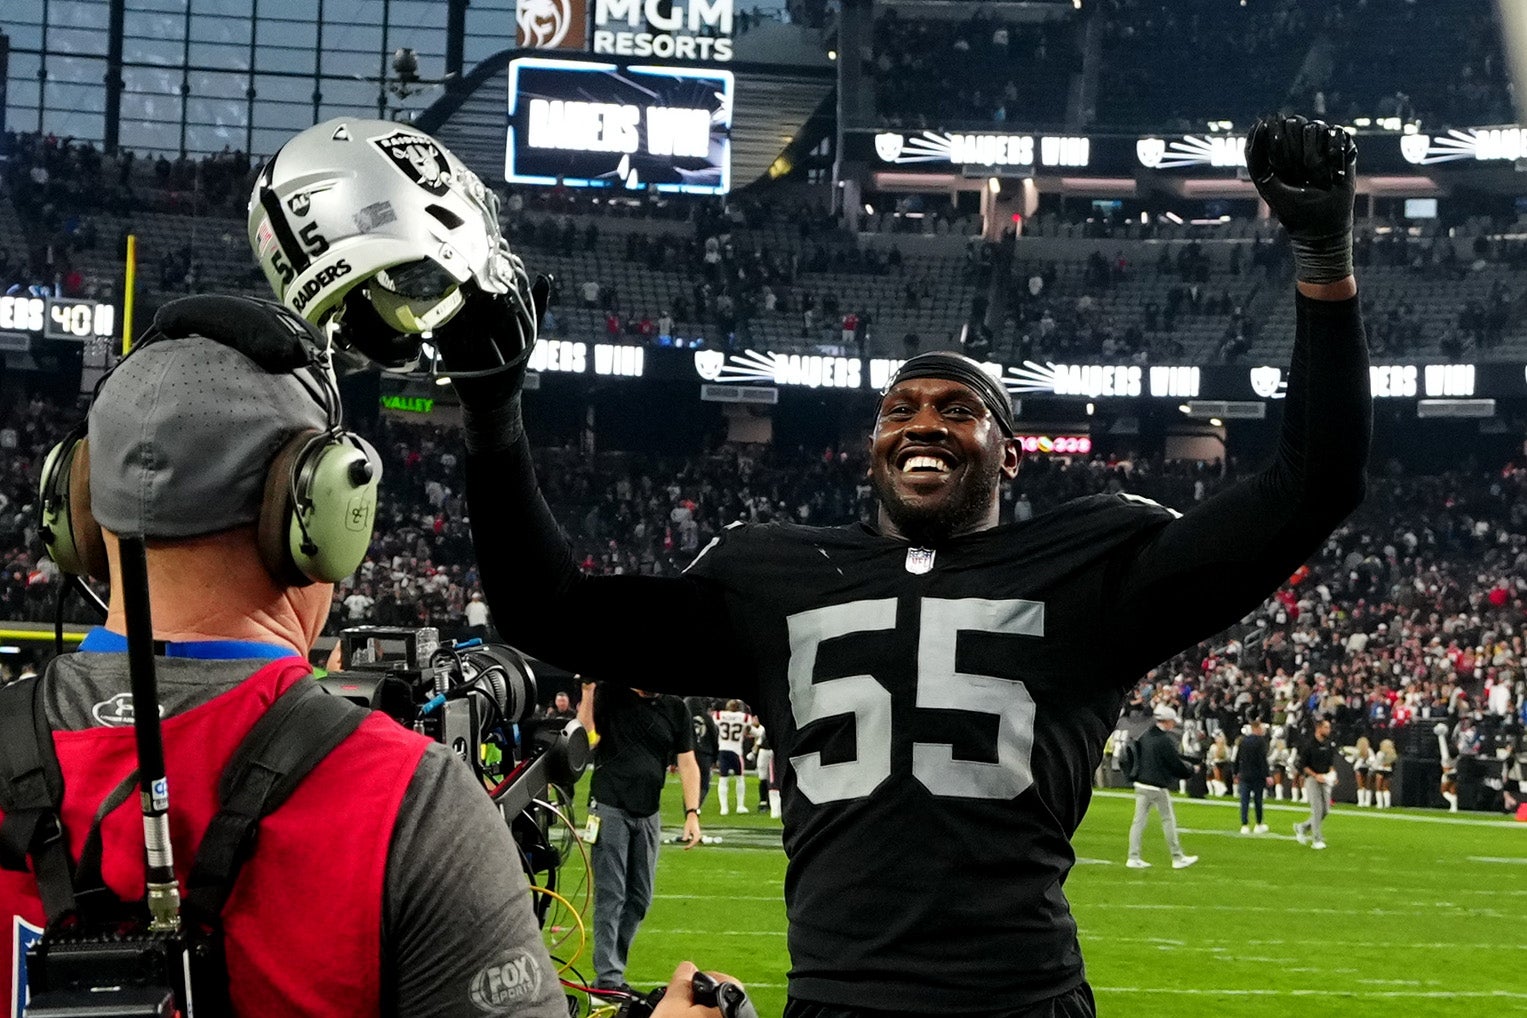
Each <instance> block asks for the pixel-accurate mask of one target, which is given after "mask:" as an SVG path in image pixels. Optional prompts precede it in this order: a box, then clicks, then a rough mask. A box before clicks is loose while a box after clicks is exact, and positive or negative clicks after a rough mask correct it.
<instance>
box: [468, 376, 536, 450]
mask: <svg viewBox="0 0 1527 1018" xmlns="http://www.w3.org/2000/svg"><path fill="white" fill-rule="evenodd" d="M484 383H488V384H492V385H493V386H494V389H497V390H498V391H496V392H495V391H493V389H486V388H479V386H483V385H484ZM455 385H456V392H457V394H458V395H459V396H461V419H462V424H463V426H464V428H463V430H464V431H465V432H466V445H467V452H469V453H483V452H504V451H505V450H508V449H511V448H513V447H514V445H515V443H516V442H518V441H519V440H520V435H521V434H523V433H524V431H525V421H524V418H523V417H522V416H521V415H520V390H519V386H518V385H515V386H514V387H512V388H510V387H508V386H504V385H503V384H502V383H501V382H499V383H497V384H494V379H493V378H471V379H467V378H463V379H458V380H457V381H456V382H455Z"/></svg>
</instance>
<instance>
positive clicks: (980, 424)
mask: <svg viewBox="0 0 1527 1018" xmlns="http://www.w3.org/2000/svg"><path fill="white" fill-rule="evenodd" d="M1017 473H1018V447H1017V445H1016V444H1015V443H1014V442H1013V440H1012V439H1010V438H1008V437H1007V436H1006V435H1004V434H1003V433H1002V429H1001V427H999V426H998V424H997V421H996V419H995V418H993V417H992V415H991V411H989V410H988V409H987V408H986V405H985V404H984V403H982V402H981V398H980V397H979V396H978V395H977V394H976V392H975V390H973V389H971V388H970V387H969V386H966V385H962V384H961V383H959V382H955V381H951V380H949V379H944V378H911V379H908V380H906V381H904V382H899V383H897V384H896V385H895V386H894V387H893V388H892V389H891V391H890V392H888V393H886V396H885V398H884V399H883V400H881V401H880V414H879V416H878V417H877V418H876V420H875V431H874V434H873V435H871V436H870V482H871V484H872V485H873V486H874V489H875V495H876V497H877V498H879V500H880V529H881V531H882V532H883V533H885V534H886V535H887V536H891V537H902V538H905V539H907V540H909V541H912V542H914V543H916V544H934V543H937V542H939V541H941V540H944V539H946V538H950V537H955V536H957V535H959V534H966V533H970V532H971V531H975V530H985V529H987V528H989V527H994V526H996V525H997V487H998V485H999V483H1000V481H1001V479H1002V478H1004V477H1007V478H1012V477H1015V476H1017Z"/></svg>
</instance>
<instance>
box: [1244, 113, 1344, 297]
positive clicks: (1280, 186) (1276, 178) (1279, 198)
mask: <svg viewBox="0 0 1527 1018" xmlns="http://www.w3.org/2000/svg"><path fill="white" fill-rule="evenodd" d="M1246 168H1247V170H1249V171H1250V173H1251V179H1252V182H1253V183H1255V184H1256V186H1257V193H1258V194H1260V195H1261V196H1262V200H1263V201H1265V202H1267V204H1268V206H1269V207H1270V208H1271V209H1272V211H1273V215H1275V216H1277V217H1278V221H1279V222H1281V223H1282V224H1283V228H1284V229H1286V230H1287V231H1288V238H1289V240H1290V241H1292V243H1293V246H1294V274H1295V276H1296V277H1297V278H1298V280H1299V281H1300V282H1301V283H1335V282H1337V281H1339V280H1342V279H1346V278H1347V277H1348V276H1350V275H1352V202H1353V199H1354V198H1355V197H1356V194H1357V173H1356V169H1357V145H1356V143H1355V142H1354V141H1353V140H1352V136H1351V135H1350V134H1348V133H1347V132H1346V131H1343V130H1342V129H1341V128H1339V127H1332V126H1331V125H1330V124H1327V123H1325V122H1324V121H1320V120H1306V119H1305V118H1304V117H1266V118H1263V119H1262V120H1259V121H1257V123H1256V126H1255V127H1253V128H1252V129H1251V133H1250V134H1249V135H1247V136H1246Z"/></svg>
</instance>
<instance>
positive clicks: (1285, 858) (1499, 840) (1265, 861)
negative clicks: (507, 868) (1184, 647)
mask: <svg viewBox="0 0 1527 1018" xmlns="http://www.w3.org/2000/svg"><path fill="white" fill-rule="evenodd" d="M749 785H750V790H751V786H752V782H751V781H750V782H749ZM586 787H587V786H586V782H585V784H584V785H582V786H580V789H579V799H580V801H581V800H582V799H583V798H584V797H585V789H586ZM1176 805H1177V817H1178V824H1179V825H1180V827H1181V828H1182V837H1183V845H1184V847H1185V849H1186V850H1187V851H1188V852H1190V853H1193V854H1196V855H1198V856H1200V857H1201V861H1200V862H1199V863H1198V865H1197V866H1194V867H1192V868H1191V869H1186V870H1175V871H1174V870H1173V869H1171V867H1170V866H1169V865H1167V864H1168V862H1169V859H1168V856H1167V852H1166V848H1165V843H1164V841H1163V839H1162V837H1161V830H1160V827H1159V826H1158V825H1157V823H1156V822H1155V820H1154V818H1153V819H1152V823H1151V827H1150V829H1149V830H1148V831H1147V832H1146V840H1145V858H1146V859H1147V860H1149V861H1151V862H1153V863H1155V864H1156V865H1155V866H1154V867H1153V868H1151V869H1148V870H1130V869H1126V868H1125V867H1124V865H1123V861H1124V855H1125V840H1126V836H1127V833H1128V828H1129V821H1130V816H1131V814H1132V810H1133V799H1132V797H1131V796H1130V795H1129V794H1128V793H1127V792H1099V793H1097V795H1096V797H1095V798H1094V800H1093V804H1092V808H1091V809H1090V810H1089V812H1088V815H1087V820H1086V822H1085V823H1084V824H1083V825H1082V827H1081V829H1080V830H1079V831H1078V832H1077V836H1076V839H1075V845H1076V852H1077V856H1078V858H1079V864H1078V866H1077V867H1076V868H1075V869H1074V870H1073V871H1072V874H1071V879H1070V880H1069V881H1068V883H1067V885H1066V890H1067V893H1068V895H1069V897H1070V899H1071V903H1072V908H1073V910H1074V912H1075V914H1076V916H1077V921H1078V923H1079V924H1080V926H1081V941H1082V949H1083V952H1084V953H1085V955H1086V957H1087V967H1088V978H1089V980H1090V981H1091V983H1092V985H1093V987H1094V989H1095V990H1096V992H1097V997H1098V1007H1099V1013H1100V1014H1101V1015H1104V1016H1111V1015H1126V1014H1128V1015H1139V1014H1146V1015H1172V1016H1181V1018H1196V1016H1203V1018H1209V1016H1214V1018H1222V1016H1224V1015H1226V1014H1234V1015H1237V1016H1241V1015H1246V1016H1264V1015H1265V1016H1273V1015H1276V1016H1280V1018H1282V1016H1290V1015H1300V1016H1303V1015H1333V1016H1340V1018H1370V1016H1371V1018H1405V1016H1411V1015H1426V1016H1433V1015H1435V1016H1447V1015H1457V1016H1460V1018H1461V1016H1470V1018H1475V1016H1490V1018H1494V1016H1497V1015H1527V982H1524V981H1523V978H1522V977H1523V975H1524V973H1527V970H1524V969H1523V967H1522V959H1523V955H1522V951H1523V948H1522V945H1523V943H1524V934H1527V824H1521V823H1516V822H1514V821H1512V820H1509V819H1506V818H1498V817H1491V816H1489V815H1487V814H1446V813H1441V812H1434V811H1428V810H1387V811H1382V812H1378V813H1375V812H1374V811H1372V810H1362V811H1359V810H1357V809H1356V808H1355V807H1351V806H1345V807H1338V808H1337V811H1336V812H1335V813H1334V814H1333V815H1332V816H1331V817H1330V818H1329V819H1328V820H1327V823H1326V840H1327V842H1328V843H1329V845H1330V847H1329V848H1328V849H1327V850H1326V851H1324V852H1315V851H1313V850H1312V849H1309V848H1305V847H1301V846H1300V845H1298V844H1297V843H1296V842H1295V840H1294V837H1293V834H1292V831H1291V825H1292V823H1293V822H1294V821H1295V820H1296V819H1299V818H1301V817H1302V816H1304V815H1305V813H1304V810H1303V809H1302V808H1299V807H1294V806H1292V805H1290V804H1286V803H1269V804H1268V817H1267V819H1268V823H1269V825H1270V827H1271V831H1270V832H1269V833H1268V834H1265V835H1258V836H1254V837H1243V836H1241V835H1240V834H1239V833H1238V830H1239V817H1238V816H1237V815H1236V811H1235V809H1234V808H1233V806H1232V804H1231V803H1230V802H1229V800H1224V801H1202V800H1191V799H1179V800H1178V802H1177V804H1176ZM580 813H581V810H580ZM678 814H679V798H678V781H677V779H676V778H670V780H669V783H668V788H667V790H666V791H665V798H664V817H665V818H666V819H667V821H668V825H667V826H666V827H665V828H664V834H665V836H669V835H672V834H673V833H674V831H675V830H676V827H675V825H674V823H673V822H672V821H673V820H674V819H675V818H676V817H677V816H678ZM703 820H704V822H705V832H706V834H708V835H719V836H720V837H721V838H722V843H721V844H719V845H704V846H700V847H698V848H696V849H694V850H693V851H691V852H687V853H686V852H684V851H682V850H681V849H680V848H679V847H678V846H673V845H666V844H665V845H664V846H663V854H662V859H661V861H660V863H659V865H658V874H657V895H656V900H655V901H654V902H653V906H652V911H651V912H650V913H649V914H648V916H647V921H646V923H645V924H644V925H643V927H642V931H641V933H640V934H639V935H638V936H637V939H636V945H635V947H634V948H633V950H632V956H631V967H630V971H629V972H628V973H627V976H628V978H629V980H630V981H631V983H632V984H633V985H635V986H638V987H650V986H654V985H657V984H659V983H662V982H665V981H666V980H667V977H668V974H669V973H671V971H672V968H673V965H674V963H675V962H677V961H678V960H680V959H682V958H693V959H694V960H695V961H696V962H697V963H699V964H700V965H701V967H703V968H714V969H721V970H724V971H728V972H730V973H732V974H733V975H735V976H737V977H738V978H740V979H742V980H743V981H744V982H746V983H747V984H748V985H749V988H750V993H751V995H752V996H753V998H754V1000H755V1001H756V1002H757V1004H758V1010H759V1014H760V1015H761V1016H762V1018H777V1016H778V1015H779V1014H780V1013H781V1012H782V1011H783V1009H784V1001H785V973H786V971H787V969H788V967H789V963H788V958H787V954H786V950H785V914H784V904H783V900H782V893H783V884H784V872H785V858H784V853H783V851H782V850H781V849H780V848H779V842H778V831H779V823H778V821H771V820H770V819H769V818H768V817H767V816H759V815H758V814H757V813H751V814H748V815H746V816H736V815H733V816H730V817H726V818H722V817H719V816H717V815H716V804H715V799H714V793H712V798H711V799H710V800H709V801H707V803H706V811H705V816H704V817H703ZM580 870H581V866H580V863H579V862H578V861H577V860H576V859H575V860H574V861H573V862H571V863H569V865H568V866H567V867H566V868H565V869H564V876H563V880H564V889H565V890H567V891H571V892H573V894H572V895H571V896H573V897H575V898H577V897H581V894H582V886H581V877H582V875H581V872H580ZM563 918H564V917H561V916H555V915H554V916H553V919H552V922H553V923H558V924H560V922H561V920H562V919H563ZM587 918H588V919H589V920H590V921H592V913H590V915H589V916H587ZM554 936H561V934H555V935H553V934H551V933H549V934H548V937H549V938H553V937H554ZM576 943H577V940H576V937H572V938H570V939H569V940H567V941H565V942H564V947H566V948H567V949H571V948H572V947H573V946H575V945H576ZM590 950H591V948H585V950H584V953H583V955H582V956H581V957H580V958H579V959H578V960H577V963H576V964H577V965H578V967H579V968H580V969H585V970H586V969H587V962H588V956H589V952H590ZM554 953H557V952H554ZM564 957H565V955H564ZM590 975H591V973H590Z"/></svg>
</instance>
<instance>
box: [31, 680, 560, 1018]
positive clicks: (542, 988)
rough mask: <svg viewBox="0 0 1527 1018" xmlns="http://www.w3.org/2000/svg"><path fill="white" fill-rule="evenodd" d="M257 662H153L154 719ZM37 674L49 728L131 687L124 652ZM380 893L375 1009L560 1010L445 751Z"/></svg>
mask: <svg viewBox="0 0 1527 1018" xmlns="http://www.w3.org/2000/svg"><path fill="white" fill-rule="evenodd" d="M267 663H268V662H265V661H259V660H254V661H204V660H189V659H185V658H157V659H156V660H155V665H156V670H157V673H158V681H159V702H160V705H161V707H162V708H163V714H164V716H165V717H172V716H174V715H177V714H182V713H184V712H186V711H188V710H190V709H192V708H193V707H197V706H200V705H201V704H203V703H206V702H207V701H209V700H211V699H213V698H214V697H216V696H219V695H220V694H222V693H225V692H227V691H228V690H230V689H232V688H233V687H234V686H237V685H238V684H239V683H240V682H243V681H244V680H245V679H246V678H248V677H249V676H250V675H252V674H253V673H254V672H256V671H258V670H259V669H260V668H262V667H263V666H264V665H266V664H267ZM45 681H46V683H47V684H46V686H45V690H44V692H45V701H46V708H47V716H48V723H49V724H50V725H52V726H53V728H54V730H55V731H82V730H84V729H87V728H96V727H101V725H102V721H101V720H100V718H105V719H106V720H107V721H112V720H115V718H114V717H113V712H112V710H111V709H110V708H109V707H108V708H106V709H104V710H102V711H99V712H98V711H97V707H104V706H105V705H107V704H108V702H110V701H112V698H113V697H117V696H121V695H123V694H127V693H129V692H130V688H131V684H130V683H129V681H128V674H127V655H126V654H98V653H79V654H69V655H66V656H64V657H62V658H59V659H58V660H57V661H56V662H55V664H54V666H53V668H52V669H51V670H50V673H49V678H48V679H47V680H45ZM98 713H99V714H100V718H98V717H97V714H98ZM383 899H384V900H383V902H382V929H381V931H380V935H381V941H382V992H381V999H382V1013H383V1014H384V1015H386V1016H389V1018H482V1016H484V1015H512V1016H514V1018H565V1016H566V1015H567V1006H566V1004H565V1003H564V998H563V996H562V991H561V988H560V985H559V984H558V981H557V971H556V968H555V967H554V966H553V965H552V962H551V958H550V956H549V955H548V954H547V952H546V945H545V943H544V942H543V941H542V940H541V931H540V928H539V927H538V926H537V924H536V920H535V916H534V914H533V913H532V912H531V908H530V905H531V902H530V890H529V887H528V885H527V884H526V881H525V874H524V872H523V871H522V870H521V869H520V863H519V851H518V849H516V847H515V845H514V841H513V839H512V838H511V837H510V835H509V828H508V826H507V825H506V824H505V823H504V820H503V817H502V816H500V815H499V812H498V810H497V809H496V808H494V806H493V804H492V802H491V801H490V800H489V799H488V796H487V795H486V794H485V793H484V792H483V790H482V789H481V788H480V787H479V786H478V784H477V781H476V779H475V778H474V777H473V775H472V773H471V771H470V770H469V769H468V768H467V767H466V766H465V765H463V764H462V762H461V761H460V760H459V759H457V758H456V757H455V756H453V755H452V754H451V753H449V752H448V751H447V750H446V749H445V748H444V747H443V746H440V745H431V746H430V747H429V748H428V749H426V750H425V753H424V756H423V757H422V758H420V760H419V767H418V770H416V771H415V772H414V776H413V779H412V780H411V781H409V783H408V790H407V792H406V793H405V794H404V796H403V801H402V803H401V805H400V806H399V808H398V815H397V820H396V823H395V826H394V827H393V832H392V846H391V848H390V849H389V850H388V855H387V876H386V882H385V885H384V890H383ZM517 987H525V988H526V989H527V990H529V992H526V991H525V990H520V991H518V992H515V989H514V988H517ZM509 998H515V999H509ZM527 998H528V999H527ZM501 999H502V1002H501V1003H500V1000H501Z"/></svg>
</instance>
